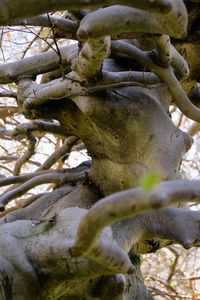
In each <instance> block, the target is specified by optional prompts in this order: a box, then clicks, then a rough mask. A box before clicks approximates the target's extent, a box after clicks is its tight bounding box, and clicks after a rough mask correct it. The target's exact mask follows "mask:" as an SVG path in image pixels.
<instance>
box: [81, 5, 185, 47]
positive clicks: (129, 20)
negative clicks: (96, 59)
mask: <svg viewBox="0 0 200 300" xmlns="http://www.w3.org/2000/svg"><path fill="white" fill-rule="evenodd" d="M141 2H142V1H141ZM171 5H172V6H171V10H170V12H169V13H168V14H167V15H165V16H162V15H159V14H153V13H149V12H145V11H142V10H138V9H135V8H131V7H126V6H120V5H115V6H110V7H106V8H103V9H99V10H97V11H94V12H92V13H90V14H88V15H86V16H85V17H84V18H83V20H82V21H81V23H80V27H79V29H78V31H77V36H78V38H79V39H80V40H82V41H85V40H88V39H89V38H90V39H95V38H99V37H102V36H108V35H117V34H119V33H122V32H139V33H148V34H166V35H169V36H172V37H175V38H182V37H184V36H185V35H186V32H187V11H186V8H185V6H184V4H183V2H182V1H181V0H180V1H179V0H177V1H173V2H171Z"/></svg>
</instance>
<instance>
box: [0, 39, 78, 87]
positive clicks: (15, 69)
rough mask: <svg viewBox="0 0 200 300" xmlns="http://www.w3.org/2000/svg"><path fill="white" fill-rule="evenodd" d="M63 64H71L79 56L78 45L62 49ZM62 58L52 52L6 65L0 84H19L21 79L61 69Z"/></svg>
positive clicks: (1, 69) (0, 75) (0, 70)
mask: <svg viewBox="0 0 200 300" xmlns="http://www.w3.org/2000/svg"><path fill="white" fill-rule="evenodd" d="M60 53H61V56H62V63H63V64H66V65H67V64H70V63H71V61H72V60H73V59H74V58H75V57H77V55H78V47H77V45H76V44H73V45H70V46H63V47H60ZM59 61H60V58H59V56H58V54H57V53H56V52H55V51H53V50H51V51H48V52H45V53H41V54H38V55H35V56H33V57H27V58H24V59H23V60H19V61H17V62H12V63H4V64H2V65H1V66H0V83H1V84H5V83H10V82H17V81H18V79H19V78H20V77H25V76H36V75H38V74H42V73H46V72H49V71H52V70H55V69H57V68H59Z"/></svg>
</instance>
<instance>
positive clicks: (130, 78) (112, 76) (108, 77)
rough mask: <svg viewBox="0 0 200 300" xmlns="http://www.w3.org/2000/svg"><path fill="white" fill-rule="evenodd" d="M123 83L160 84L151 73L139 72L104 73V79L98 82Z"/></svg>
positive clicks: (99, 83) (107, 83)
mask: <svg viewBox="0 0 200 300" xmlns="http://www.w3.org/2000/svg"><path fill="white" fill-rule="evenodd" d="M123 82H130V83H131V82H135V84H136V83H141V84H143V85H145V84H146V85H147V86H148V85H154V84H160V83H161V82H160V80H159V78H158V77H157V76H156V75H155V74H154V73H151V72H139V71H124V72H108V71H103V72H102V79H101V80H100V81H99V82H98V85H101V84H106V85H109V84H115V83H123Z"/></svg>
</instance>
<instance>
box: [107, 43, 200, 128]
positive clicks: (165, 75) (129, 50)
mask: <svg viewBox="0 0 200 300" xmlns="http://www.w3.org/2000/svg"><path fill="white" fill-rule="evenodd" d="M112 51H113V52H114V53H116V54H117V55H121V56H123V57H124V56H128V57H130V58H132V59H134V60H137V61H138V62H139V63H141V64H142V65H144V66H145V67H146V68H147V69H149V70H151V71H153V72H154V73H155V74H156V75H157V76H158V77H159V78H160V80H161V81H162V82H163V83H164V84H166V86H167V87H168V89H169V91H170V93H171V95H172V97H173V100H174V102H175V103H176V105H177V107H178V108H179V109H180V110H181V111H182V112H183V113H184V114H185V115H186V116H187V117H188V118H190V119H192V120H194V121H197V122H200V109H198V108H197V107H196V106H194V105H193V104H192V102H191V101H190V100H189V98H188V96H187V94H186V93H185V91H184V90H183V88H182V86H181V85H180V83H179V81H178V80H177V78H176V76H175V75H174V72H173V69H172V67H170V66H169V67H167V68H162V67H160V66H158V65H156V64H155V63H154V62H153V61H152V52H144V51H142V50H140V49H139V48H137V47H135V46H133V45H131V44H129V43H127V42H122V41H115V42H112Z"/></svg>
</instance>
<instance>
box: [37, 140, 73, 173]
mask: <svg viewBox="0 0 200 300" xmlns="http://www.w3.org/2000/svg"><path fill="white" fill-rule="evenodd" d="M77 141H78V138H77V137H75V136H71V137H69V138H67V139H66V140H65V142H64V144H63V145H62V146H61V147H60V148H59V149H57V150H56V151H55V152H53V154H51V155H50V156H49V157H48V158H47V160H46V161H45V162H44V163H43V164H42V165H41V166H40V167H39V169H38V171H41V170H47V169H49V168H51V167H52V166H53V165H54V164H55V163H56V162H57V161H58V160H59V159H61V158H62V157H63V156H64V155H65V154H66V153H68V152H70V150H71V148H72V147H73V145H74V144H75V143H76V142H77Z"/></svg>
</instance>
